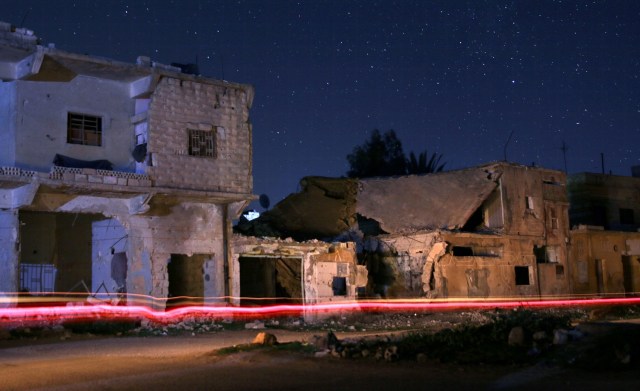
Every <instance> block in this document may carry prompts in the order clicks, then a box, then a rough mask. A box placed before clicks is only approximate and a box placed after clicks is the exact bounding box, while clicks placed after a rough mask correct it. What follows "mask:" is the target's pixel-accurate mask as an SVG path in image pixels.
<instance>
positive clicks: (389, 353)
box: [384, 345, 398, 362]
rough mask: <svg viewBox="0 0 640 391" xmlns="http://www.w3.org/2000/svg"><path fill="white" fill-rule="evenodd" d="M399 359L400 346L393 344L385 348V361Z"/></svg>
mask: <svg viewBox="0 0 640 391" xmlns="http://www.w3.org/2000/svg"><path fill="white" fill-rule="evenodd" d="M397 359H398V347H397V346H396V345H391V346H389V347H387V348H386V349H385V350H384V361H387V362H392V361H396V360H397Z"/></svg>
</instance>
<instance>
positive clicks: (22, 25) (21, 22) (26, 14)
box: [20, 8, 31, 27]
mask: <svg viewBox="0 0 640 391" xmlns="http://www.w3.org/2000/svg"><path fill="white" fill-rule="evenodd" d="M29 12H31V8H29V9H28V10H27V12H25V13H24V16H23V17H22V20H21V21H20V27H24V22H25V21H26V20H27V16H29Z"/></svg>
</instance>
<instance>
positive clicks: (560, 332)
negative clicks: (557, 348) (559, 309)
mask: <svg viewBox="0 0 640 391" xmlns="http://www.w3.org/2000/svg"><path fill="white" fill-rule="evenodd" d="M568 341H569V333H568V332H567V330H564V329H557V330H553V344H554V345H565V344H566V343H567V342H568Z"/></svg>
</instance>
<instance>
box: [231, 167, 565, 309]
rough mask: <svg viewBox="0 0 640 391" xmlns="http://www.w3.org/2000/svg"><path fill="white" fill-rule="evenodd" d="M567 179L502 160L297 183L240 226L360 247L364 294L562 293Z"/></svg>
mask: <svg viewBox="0 0 640 391" xmlns="http://www.w3.org/2000/svg"><path fill="white" fill-rule="evenodd" d="M565 182H566V177H565V175H564V173H562V172H560V171H555V170H548V169H542V168H534V167H526V166H520V165H515V164H509V163H493V164H487V165H483V166H478V167H473V168H469V169H464V170H457V171H450V172H444V173H438V174H429V175H423V176H406V177H396V178H374V179H360V180H356V179H331V178H316V177H309V178H304V179H303V180H302V181H301V191H300V192H299V193H296V194H292V195H291V196H289V197H287V198H286V199H285V200H283V201H282V202H281V203H279V204H278V205H276V206H274V208H273V209H272V210H271V211H269V212H267V213H264V214H263V215H262V216H261V217H260V218H259V219H257V220H254V221H253V222H251V223H247V224H245V225H243V226H239V227H238V229H239V230H240V231H243V232H245V233H248V234H253V235H274V236H281V237H286V236H291V237H293V238H295V239H308V238H311V237H315V238H325V239H330V240H336V239H337V240H349V241H355V242H356V243H357V253H358V257H359V263H360V264H361V265H366V267H367V270H368V283H367V289H366V295H367V296H381V297H434V298H435V297H437V298H472V297H480V298H488V297H492V298H498V297H549V296H558V295H564V294H567V293H569V278H568V276H567V252H566V248H567V247H566V243H567V241H568V238H569V220H568V207H569V205H568V202H567V195H566V188H565Z"/></svg>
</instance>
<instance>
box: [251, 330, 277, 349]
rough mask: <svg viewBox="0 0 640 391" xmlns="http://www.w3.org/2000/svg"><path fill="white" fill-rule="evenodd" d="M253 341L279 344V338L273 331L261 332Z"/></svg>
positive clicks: (263, 343)
mask: <svg viewBox="0 0 640 391" xmlns="http://www.w3.org/2000/svg"><path fill="white" fill-rule="evenodd" d="M252 343H253V344H257V345H264V346H273V345H277V344H278V339H277V338H276V336H275V335H273V334H271V333H265V332H261V333H258V335H256V337H255V338H254V339H253V342H252Z"/></svg>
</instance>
